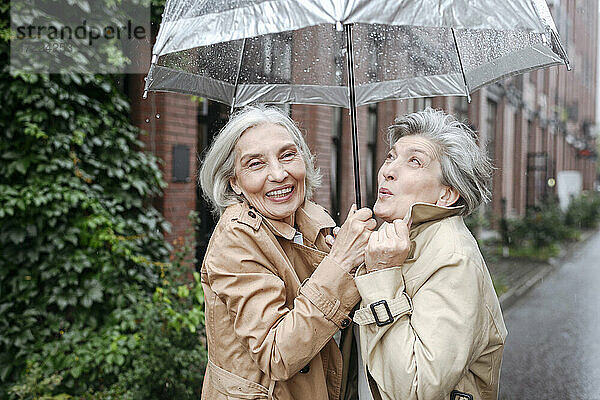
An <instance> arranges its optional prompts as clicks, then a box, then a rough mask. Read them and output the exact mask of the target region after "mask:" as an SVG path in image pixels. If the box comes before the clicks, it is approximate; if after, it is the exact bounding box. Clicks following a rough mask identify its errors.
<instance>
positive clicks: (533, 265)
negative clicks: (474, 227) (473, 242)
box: [486, 230, 595, 311]
mask: <svg viewBox="0 0 600 400" xmlns="http://www.w3.org/2000/svg"><path fill="white" fill-rule="evenodd" d="M594 233H595V231H593V230H592V231H585V232H583V233H582V234H581V239H580V240H579V241H577V242H571V243H565V244H563V245H561V249H560V253H559V255H558V256H557V257H553V258H551V259H549V260H548V261H536V260H528V259H520V258H498V259H492V260H486V262H487V266H488V268H489V270H490V274H491V275H492V278H493V279H494V282H496V284H499V285H502V286H506V291H505V292H504V293H502V294H501V295H500V296H499V300H500V306H501V307H502V310H504V311H505V310H507V309H508V308H510V306H511V305H513V304H514V303H515V301H517V300H518V299H519V298H520V297H521V296H523V295H524V294H525V293H527V292H528V291H529V290H530V289H531V288H533V287H534V286H535V285H536V284H537V283H539V282H540V281H541V280H542V279H543V278H544V277H545V276H546V275H547V274H549V273H550V272H552V271H553V270H554V269H555V268H558V267H560V266H561V265H562V263H563V262H564V260H565V259H566V258H567V257H569V256H570V255H572V254H573V252H574V251H576V250H577V249H578V248H579V247H581V246H582V245H583V243H585V242H586V241H587V240H588V239H589V238H590V237H591V236H592V235H593V234H594Z"/></svg>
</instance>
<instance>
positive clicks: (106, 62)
mask: <svg viewBox="0 0 600 400" xmlns="http://www.w3.org/2000/svg"><path fill="white" fill-rule="evenodd" d="M10 26H11V40H10V68H11V71H13V72H15V73H19V72H22V73H71V72H73V73H93V74H95V73H100V74H115V73H116V74H121V73H125V74H128V73H132V74H141V73H146V72H147V71H148V68H149V64H150V60H151V58H152V56H151V53H152V49H151V39H152V38H151V36H152V35H151V30H150V0H118V1H115V0H77V1H74V0H13V1H11V3H10Z"/></svg>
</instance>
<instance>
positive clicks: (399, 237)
mask: <svg viewBox="0 0 600 400" xmlns="http://www.w3.org/2000/svg"><path fill="white" fill-rule="evenodd" d="M409 229H410V221H408V222H406V221H405V220H404V219H396V220H394V221H393V223H388V222H384V223H383V224H382V225H381V226H380V227H379V229H378V230H377V231H374V232H373V233H371V237H370V238H369V243H368V245H367V247H366V249H365V266H366V270H367V272H373V271H377V270H380V269H384V268H390V267H397V266H401V265H402V264H404V260H406V257H408V253H409V251H410V238H409Z"/></svg>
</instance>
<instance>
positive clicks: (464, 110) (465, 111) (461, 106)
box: [454, 96, 469, 125]
mask: <svg viewBox="0 0 600 400" xmlns="http://www.w3.org/2000/svg"><path fill="white" fill-rule="evenodd" d="M454 104H455V105H456V106H455V107H454V113H455V114H456V118H458V120H459V121H460V122H462V123H465V124H467V125H468V124H469V102H468V101H467V98H466V97H462V96H461V97H458V98H456V102H455V103H454Z"/></svg>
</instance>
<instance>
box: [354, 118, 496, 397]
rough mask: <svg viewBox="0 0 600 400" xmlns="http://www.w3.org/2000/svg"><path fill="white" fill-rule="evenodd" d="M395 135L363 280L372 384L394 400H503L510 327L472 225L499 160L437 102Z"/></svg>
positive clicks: (361, 317)
mask: <svg viewBox="0 0 600 400" xmlns="http://www.w3.org/2000/svg"><path fill="white" fill-rule="evenodd" d="M389 139H390V144H391V148H390V151H389V153H388V154H387V157H386V159H385V161H384V163H383V165H382V166H381V169H380V170H379V174H378V185H379V190H378V197H377V202H376V203H375V206H374V208H373V211H374V213H375V215H377V216H378V217H380V218H382V219H383V220H384V221H385V222H384V223H383V225H382V226H381V227H380V228H379V230H378V231H376V232H373V234H372V235H371V237H370V239H369V244H368V246H367V248H366V252H365V267H364V268H362V267H361V268H359V269H358V271H357V273H356V278H355V279H356V285H357V287H358V289H359V292H360V294H361V297H362V302H361V308H360V309H359V310H357V312H356V314H355V316H354V321H355V322H356V323H357V324H359V325H360V328H359V331H360V344H361V355H362V360H363V361H364V364H365V367H366V368H365V371H366V372H367V373H368V374H366V375H365V376H366V378H367V380H368V385H365V386H368V387H370V392H371V393H372V395H373V397H374V398H375V399H379V398H381V399H384V400H391V399H402V400H416V399H449V400H477V399H484V400H491V399H497V397H498V381H499V376H500V364H501V360H502V350H503V347H504V341H505V338H506V328H505V326H504V320H503V318H502V312H501V310H500V305H499V302H498V298H497V296H496V293H495V291H494V286H493V284H492V280H491V278H490V275H489V272H488V270H487V267H486V265H485V262H484V260H483V257H482V256H481V253H480V251H479V247H478V245H477V242H476V240H475V239H474V238H473V236H472V235H471V233H470V232H469V230H468V229H467V227H466V226H465V224H464V221H463V216H465V215H468V214H470V213H472V212H473V211H474V210H476V209H477V207H478V206H479V205H480V204H481V203H482V202H484V201H487V200H488V199H489V197H490V190H489V184H490V181H491V173H492V166H491V163H490V162H489V160H488V158H487V156H486V155H485V153H484V151H483V150H482V148H481V147H479V146H478V144H477V142H476V140H475V139H476V137H475V134H474V133H473V132H472V131H471V130H470V129H469V128H468V127H467V126H465V125H464V124H462V123H460V122H459V121H457V120H456V119H455V118H454V117H452V116H450V115H447V114H445V113H443V112H442V111H435V110H433V109H430V108H429V109H426V110H424V111H421V112H417V113H413V114H409V115H405V116H403V117H400V118H398V119H397V120H396V121H395V123H394V124H393V125H392V126H391V127H390V128H389ZM363 389H365V390H366V392H367V396H365V397H368V392H369V390H368V389H367V388H363Z"/></svg>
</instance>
